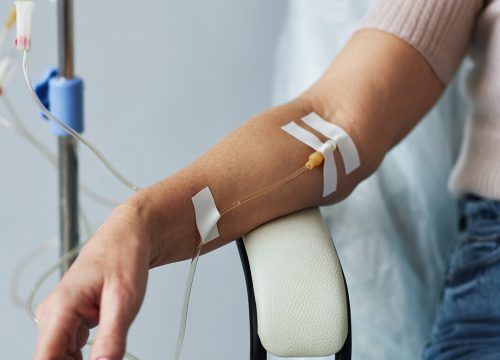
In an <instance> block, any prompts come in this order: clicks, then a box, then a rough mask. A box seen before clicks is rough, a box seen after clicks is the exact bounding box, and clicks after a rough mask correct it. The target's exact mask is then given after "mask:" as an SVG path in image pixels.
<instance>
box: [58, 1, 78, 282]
mask: <svg viewBox="0 0 500 360" xmlns="http://www.w3.org/2000/svg"><path fill="white" fill-rule="evenodd" d="M57 23H58V30H57V31H58V51H59V76H60V77H63V78H65V79H72V78H73V77H74V52H73V50H74V49H73V0H58V1H57ZM76 150H77V149H76V142H75V140H74V139H73V138H72V137H71V136H59V137H58V154H59V222H60V225H59V226H60V229H59V233H60V251H61V256H63V255H65V254H66V253H67V252H69V251H71V250H73V249H74V248H76V247H77V246H78V243H79V240H80V239H79V229H78V158H77V151H76ZM73 260H74V259H70V260H68V262H67V263H66V264H64V265H63V266H62V267H61V276H62V275H63V274H64V273H65V272H66V271H67V270H68V269H69V267H70V265H71V263H72V262H73Z"/></svg>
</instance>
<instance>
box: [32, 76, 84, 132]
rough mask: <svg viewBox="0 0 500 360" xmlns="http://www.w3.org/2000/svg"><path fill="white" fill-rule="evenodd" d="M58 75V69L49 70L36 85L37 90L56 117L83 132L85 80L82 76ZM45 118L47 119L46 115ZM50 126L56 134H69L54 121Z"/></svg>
mask: <svg viewBox="0 0 500 360" xmlns="http://www.w3.org/2000/svg"><path fill="white" fill-rule="evenodd" d="M57 75H58V72H57V69H50V70H49V71H47V73H46V74H45V76H44V78H43V79H42V81H40V82H39V83H37V84H36V85H35V92H36V94H37V95H38V97H39V98H40V101H41V102H42V103H43V104H44V105H45V107H46V108H47V109H48V110H49V111H50V112H51V113H52V114H53V115H54V116H55V117H56V118H58V119H59V120H61V121H63V122H64V123H65V124H66V125H68V126H69V127H71V128H72V129H73V130H75V131H76V132H77V133H79V134H81V133H82V132H83V130H84V120H83V91H84V86H83V81H82V80H81V79H80V78H73V79H65V78H62V77H58V76H57ZM43 118H45V119H46V117H45V116H43ZM50 127H51V130H52V133H53V134H54V135H56V136H68V135H69V134H68V133H67V132H66V131H65V130H64V129H62V128H61V127H60V126H59V125H57V124H55V123H53V122H52V121H51V122H50Z"/></svg>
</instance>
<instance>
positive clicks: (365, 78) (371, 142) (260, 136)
mask: <svg viewBox="0 0 500 360" xmlns="http://www.w3.org/2000/svg"><path fill="white" fill-rule="evenodd" d="M442 89H443V86H442V85H441V83H440V82H439V81H438V80H437V78H436V76H435V75H434V74H433V72H432V70H431V69H430V67H429V66H428V64H427V63H426V61H425V60H424V59H423V58H422V57H421V56H420V55H419V54H418V53H417V52H416V51H415V50H414V49H413V48H412V47H411V46H409V45H407V44H406V43H404V42H403V41H401V40H399V39H397V38H395V37H393V36H391V35H387V34H385V33H382V32H378V31H363V32H359V33H357V34H356V35H355V36H354V37H353V39H352V40H351V41H350V42H349V44H348V45H347V46H346V48H345V49H344V51H343V52H342V53H341V54H340V55H339V57H338V58H337V59H336V60H335V62H334V63H333V64H332V66H331V67H330V69H329V70H328V71H327V72H326V73H325V75H324V76H323V77H322V78H321V79H320V80H319V81H318V82H317V83H316V84H315V85H314V86H313V87H312V88H311V89H309V90H308V91H307V92H306V93H304V94H303V95H302V96H300V97H299V98H297V99H296V100H294V101H292V102H290V103H288V104H285V105H282V106H280V107H277V108H274V109H271V110H269V111H266V112H264V113H262V114H260V115H258V116H256V117H254V118H252V119H250V120H249V121H248V122H247V123H245V124H244V125H243V126H242V127H241V128H239V129H238V130H236V131H235V132H234V133H233V134H231V135H230V136H228V137H227V138H226V139H225V140H223V141H222V142H221V143H219V144H218V145H216V146H215V147H214V148H213V149H211V150H210V151H209V152H207V153H206V154H205V155H203V156H202V157H201V158H200V159H198V160H197V161H196V162H194V163H193V164H191V165H189V166H188V167H186V168H185V169H183V170H182V171H180V172H179V173H177V174H175V175H173V176H171V177H169V178H167V179H165V180H163V181H162V182H160V183H158V184H156V185H154V186H152V187H150V188H148V189H145V190H143V191H141V192H139V193H138V194H136V195H135V196H134V197H133V198H131V199H130V200H129V201H128V204H131V205H133V206H134V207H136V208H140V209H141V212H142V214H143V216H144V219H145V221H146V222H147V223H148V226H150V228H151V234H152V235H151V242H152V244H153V245H152V260H151V265H152V266H157V265H161V264H165V263H170V262H174V261H179V260H182V259H187V258H189V257H191V256H192V255H193V254H194V251H195V249H196V247H197V245H198V243H199V235H198V232H197V229H196V224H195V213H194V209H193V205H192V202H191V198H192V197H193V196H194V195H195V194H196V193H197V192H199V191H200V190H201V189H202V188H204V187H206V186H209V187H210V189H211V191H212V193H213V195H214V198H215V202H216V204H217V207H218V208H219V209H223V208H225V207H226V206H228V205H229V204H231V203H233V202H234V201H237V200H239V199H241V198H243V197H244V196H246V195H248V194H249V193H253V192H254V191H256V190H259V189H262V188H264V187H266V186H268V185H270V184H272V183H274V182H276V181H278V180H280V179H282V178H284V177H286V176H288V175H290V174H291V173H293V172H294V171H296V170H297V169H298V168H300V167H301V166H303V165H304V163H305V161H306V160H307V157H308V155H309V154H310V153H311V152H312V150H311V149H310V148H309V147H307V146H306V145H304V144H302V143H301V142H299V141H297V140H296V139H294V138H292V137H291V136H289V135H288V134H286V133H285V132H284V131H283V130H281V126H283V125H285V124H287V123H289V122H290V121H295V122H298V123H300V119H301V118H302V117H303V116H305V115H307V114H309V113H310V112H313V111H314V112H316V113H317V114H319V115H320V116H321V117H323V118H324V119H326V120H328V121H331V122H333V123H336V124H338V125H339V126H341V127H342V128H343V129H344V130H345V131H347V133H349V134H350V135H351V137H352V138H353V141H354V142H355V144H356V147H357V149H358V151H359V154H360V159H361V167H360V168H358V169H357V170H356V171H354V172H353V173H351V174H349V175H347V176H346V175H345V174H344V173H343V171H342V166H341V165H340V164H342V160H341V158H340V157H339V156H338V152H336V162H337V164H339V166H338V170H339V171H338V172H339V179H338V190H337V191H336V192H335V193H334V194H332V195H331V196H329V197H327V198H323V197H322V189H323V176H322V168H316V169H314V170H312V171H310V172H309V171H308V172H306V173H304V174H302V175H301V176H300V177H298V178H297V179H295V180H294V181H292V182H290V183H288V184H287V185H286V186H283V187H281V188H279V189H278V190H276V191H274V192H272V193H269V194H267V195H265V196H262V197H260V198H258V199H255V200H254V201H251V202H249V203H247V204H245V205H242V206H240V207H238V208H237V209H235V210H234V211H233V212H231V213H229V214H227V215H225V216H223V217H222V218H221V220H220V221H219V223H218V227H219V232H220V237H219V238H218V239H216V240H214V241H213V242H212V243H210V244H208V245H207V246H205V248H204V251H210V250H213V249H214V248H216V247H219V246H221V245H224V244H226V243H228V242H229V241H231V240H233V239H236V238H238V237H240V236H241V235H243V234H245V233H247V232H249V231H251V230H252V229H254V228H255V227H257V226H259V225H260V224H262V223H265V222H267V221H269V220H271V219H274V218H277V217H279V216H282V215H285V214H288V213H292V212H295V211H298V210H300V209H304V208H307V207H311V206H318V205H324V204H329V203H334V202H337V201H340V200H342V199H343V198H345V197H346V196H347V195H348V194H349V193H350V192H351V191H352V190H353V189H354V188H355V187H356V185H357V184H358V183H359V182H361V181H362V180H363V179H365V178H366V177H368V176H369V175H370V174H371V173H372V172H373V171H374V170H375V169H376V168H377V166H378V165H379V164H380V162H381V161H382V159H383V158H384V156H385V154H386V153H387V151H389V149H390V148H391V147H392V146H394V144H396V143H397V142H398V141H399V140H400V139H401V138H402V137H404V135H406V134H407V133H408V132H409V131H410V130H411V129H412V128H413V126H415V124H416V123H417V122H418V120H419V119H420V118H421V117H422V116H423V115H424V114H425V112H427V111H428V110H429V108H430V107H431V106H432V105H433V104H434V102H435V101H436V100H437V98H438V97H439V95H440V94H441V92H442ZM301 125H302V126H303V127H305V128H307V126H305V125H304V124H301ZM309 130H311V129H309ZM317 135H318V134H317ZM319 137H320V138H321V139H322V140H325V138H324V137H321V136H319Z"/></svg>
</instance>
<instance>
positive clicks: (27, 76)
mask: <svg viewBox="0 0 500 360" xmlns="http://www.w3.org/2000/svg"><path fill="white" fill-rule="evenodd" d="M23 73H24V80H25V82H26V85H27V87H28V90H29V92H30V95H31V97H32V98H33V100H34V101H35V103H36V104H37V106H38V107H39V108H40V110H41V111H42V113H43V114H44V115H45V116H47V118H49V119H50V120H51V121H53V122H55V123H56V124H57V125H58V126H60V127H61V128H62V129H64V130H65V131H66V132H68V133H69V134H70V135H71V136H73V137H74V138H75V139H76V140H77V141H79V142H81V143H82V144H83V145H85V146H86V147H87V148H88V149H90V151H92V152H93V153H94V155H95V156H96V157H97V158H98V159H99V160H100V161H101V162H102V164H103V165H104V166H105V167H106V168H107V169H108V170H109V171H110V172H111V173H112V174H113V175H114V176H115V177H116V178H117V179H118V180H119V181H120V182H122V183H123V184H124V185H126V186H127V187H128V188H130V189H131V190H133V191H138V190H140V188H139V187H138V186H137V185H135V184H133V183H132V182H131V181H129V180H128V179H127V178H126V177H124V176H123V175H122V174H121V173H120V172H118V170H116V169H115V168H114V166H113V165H112V164H111V163H110V162H109V161H108V160H107V159H106V157H104V155H103V154H102V153H101V152H100V151H99V149H97V148H96V147H95V146H94V145H93V144H92V143H91V142H89V141H88V140H87V139H85V138H84V137H82V136H81V135H80V134H78V133H77V132H76V131H74V130H73V129H72V128H71V127H69V126H67V125H66V124H65V123H63V122H62V121H61V120H59V119H58V118H57V117H55V116H54V115H53V114H52V113H51V112H50V111H49V110H48V109H47V108H46V107H45V106H44V105H43V104H42V103H41V101H40V99H39V98H38V96H37V95H36V94H35V91H34V90H33V87H32V85H31V78H30V73H29V64H28V52H27V51H24V52H23ZM306 171H307V168H306V167H304V166H303V167H301V168H300V169H298V170H297V171H295V172H294V173H293V174H291V175H289V176H287V177H286V178H284V179H282V180H280V181H278V182H276V183H274V184H272V185H270V186H268V187H266V188H264V189H261V190H259V191H256V192H254V193H252V194H250V195H248V196H246V197H244V198H243V199H241V200H239V201H236V202H234V203H232V204H231V205H229V206H228V207H227V208H225V209H224V210H222V211H221V217H222V216H223V215H227V214H228V213H230V212H231V211H233V210H235V209H236V208H238V207H240V206H241V205H243V204H245V203H247V202H249V201H252V200H254V199H256V198H258V197H261V196H263V195H266V194H268V193H270V192H272V191H275V190H277V189H278V188H280V187H281V186H283V185H285V184H287V183H289V182H291V181H293V180H294V179H296V178H297V177H299V176H300V175H301V174H303V173H304V172H306ZM80 249H81V246H80V247H78V248H76V249H74V250H73V251H71V252H69V253H67V254H66V255H65V256H63V257H62V258H61V260H60V261H59V262H58V263H57V264H55V265H54V266H52V267H51V268H50V269H49V270H47V271H46V272H45V273H44V274H43V275H42V276H41V277H40V279H39V280H38V281H37V283H36V284H35V286H34V287H33V289H32V291H31V293H30V296H29V298H28V301H27V304H26V308H27V311H28V313H29V314H30V316H31V317H32V319H33V320H34V321H35V323H36V322H37V320H36V317H35V314H34V311H33V302H34V298H35V295H36V293H37V292H38V290H39V288H40V287H41V285H42V284H43V283H44V282H45V280H46V279H47V278H48V277H49V276H50V275H51V274H52V273H53V272H54V271H56V270H58V269H59V268H60V266H62V264H64V263H65V262H66V261H67V260H68V259H70V258H72V257H73V256H74V255H76V254H77V253H78V252H79V250H80ZM201 250H202V245H201V244H200V246H198V248H197V251H196V254H195V256H194V257H193V258H192V260H191V265H190V269H189V273H188V278H187V281H186V288H185V292H184V303H183V307H182V312H181V321H180V326H179V334H178V338H177V345H176V350H175V356H174V359H175V360H179V359H180V355H181V351H182V346H183V343H184V337H185V332H186V324H187V316H188V311H189V299H190V296H191V289H192V286H193V280H194V274H195V272H196V267H197V264H198V260H199V257H200V254H201ZM89 344H91V343H89ZM126 358H127V359H130V360H138V358H136V357H134V356H133V355H131V354H126Z"/></svg>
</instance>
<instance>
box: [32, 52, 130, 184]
mask: <svg viewBox="0 0 500 360" xmlns="http://www.w3.org/2000/svg"><path fill="white" fill-rule="evenodd" d="M23 73H24V80H25V82H26V86H27V87H28V90H29V93H30V95H31V97H32V98H33V101H34V102H35V104H36V105H37V106H38V107H39V108H40V110H41V111H42V113H43V114H44V115H45V116H47V118H48V119H50V120H51V121H53V122H54V123H56V124H57V125H58V126H59V127H61V128H62V129H64V130H65V131H66V132H67V133H68V134H70V135H71V136H72V137H74V138H75V139H76V140H77V141H79V142H81V143H82V144H83V145H85V146H86V147H87V148H88V149H89V150H90V151H92V152H93V153H94V155H95V156H96V157H97V158H98V159H99V160H100V161H101V163H102V164H103V165H104V166H105V167H106V168H107V169H108V170H109V171H110V172H111V173H112V174H113V175H114V176H115V177H116V178H117V179H118V180H119V181H120V182H121V183H122V184H124V185H125V186H127V187H128V188H129V189H131V190H132V191H139V190H140V187H138V186H137V185H135V184H134V183H132V182H131V181H130V180H128V179H127V178H126V177H125V176H123V175H122V174H121V173H120V172H119V171H118V170H116V169H115V167H114V166H113V164H111V162H109V160H108V159H107V158H106V157H105V156H104V155H103V154H102V153H101V151H100V150H99V149H98V148H97V147H95V146H94V144H92V143H91V142H90V141H88V140H87V139H85V138H84V137H83V136H81V135H80V134H78V133H77V132H76V131H75V130H73V129H72V128H71V127H69V126H68V125H66V124H65V123H64V122H62V121H61V120H59V119H58V118H57V117H55V116H54V115H53V114H52V113H51V112H50V111H49V110H48V109H47V108H46V107H45V106H44V105H43V104H42V102H41V101H40V99H39V98H38V96H37V95H36V94H35V91H34V90H33V86H32V85H31V77H30V73H29V63H28V51H24V52H23Z"/></svg>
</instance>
